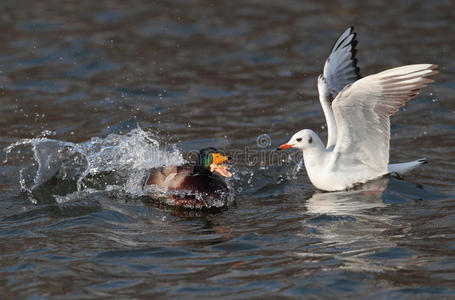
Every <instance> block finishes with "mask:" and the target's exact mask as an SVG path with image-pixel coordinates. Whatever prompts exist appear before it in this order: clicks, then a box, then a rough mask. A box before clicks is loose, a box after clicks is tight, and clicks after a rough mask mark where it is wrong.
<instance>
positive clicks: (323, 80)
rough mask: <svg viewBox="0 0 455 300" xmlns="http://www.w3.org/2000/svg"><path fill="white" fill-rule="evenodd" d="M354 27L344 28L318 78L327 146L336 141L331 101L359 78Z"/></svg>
mask: <svg viewBox="0 0 455 300" xmlns="http://www.w3.org/2000/svg"><path fill="white" fill-rule="evenodd" d="M355 38H356V33H355V32H354V27H352V26H351V27H349V28H348V29H346V30H345V31H344V32H343V33H342V34H341V35H340V37H339V38H338V39H337V41H336V42H335V44H334V45H333V47H332V51H331V52H330V55H329V57H328V58H327V60H326V61H325V64H324V71H323V73H322V74H321V75H319V78H318V91H319V101H320V102H321V106H322V109H323V111H324V116H325V120H326V123H327V131H328V140H327V148H330V147H333V146H334V145H335V143H336V137H337V136H336V134H337V129H336V123H335V119H334V116H333V112H332V107H331V104H332V101H333V100H334V99H335V97H336V96H337V95H338V93H340V92H341V91H342V90H343V88H344V87H345V86H346V85H348V84H351V83H353V82H355V81H357V80H358V79H360V73H359V67H358V66H357V58H356V57H355V54H356V48H355V47H356V45H357V40H356V39H355Z"/></svg>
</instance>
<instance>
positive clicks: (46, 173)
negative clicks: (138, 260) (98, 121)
mask: <svg viewBox="0 0 455 300" xmlns="http://www.w3.org/2000/svg"><path fill="white" fill-rule="evenodd" d="M46 135H48V133H47V132H46V133H43V135H41V136H40V137H37V138H32V139H23V140H20V141H18V142H16V143H13V144H11V145H9V146H8V147H6V148H5V149H4V150H5V154H6V156H5V160H4V163H7V162H8V160H9V157H11V156H12V154H13V150H15V153H16V154H17V155H18V156H19V158H20V159H22V160H25V159H27V154H24V152H23V149H24V148H25V149H26V150H27V151H29V149H30V150H31V152H32V154H33V160H34V162H32V163H31V164H26V167H24V168H22V169H21V170H19V183H20V186H21V188H22V190H23V191H24V192H26V193H27V194H28V195H30V197H29V198H30V200H31V201H32V202H34V203H36V202H37V198H38V199H39V198H40V196H43V195H44V194H45V196H44V197H47V196H49V197H51V198H52V199H54V201H57V202H59V203H61V202H65V201H69V200H70V199H72V197H73V198H74V195H72V196H71V197H69V196H68V195H70V194H73V193H74V192H76V193H78V192H81V191H83V190H85V191H86V192H87V190H90V189H92V188H95V189H96V188H98V189H100V188H101V189H104V190H106V189H108V190H110V191H122V192H123V193H126V194H127V195H130V196H133V197H137V196H142V195H143V191H142V186H141V183H142V179H143V177H144V176H145V174H146V172H147V170H149V169H150V168H156V167H161V166H167V165H181V164H183V163H185V162H186V161H185V159H184V158H183V155H182V153H181V152H180V151H179V150H178V149H177V147H176V146H175V145H174V146H172V147H163V146H162V145H160V142H159V139H158V138H157V137H156V136H155V135H154V134H153V133H151V132H148V131H144V130H142V129H141V128H139V127H138V128H135V129H132V130H131V131H130V132H128V133H127V134H124V135H121V134H116V133H111V134H109V135H108V136H107V137H105V138H99V137H94V138H92V139H91V140H90V141H88V142H84V143H79V144H78V143H71V142H64V141H59V140H54V139H49V138H47V137H46ZM163 148H165V149H163ZM27 151H26V153H27ZM103 180H104V181H103ZM56 183H58V184H56ZM46 185H47V189H44V188H43V187H45V186H46ZM51 187H52V188H51ZM56 196H57V197H56Z"/></svg>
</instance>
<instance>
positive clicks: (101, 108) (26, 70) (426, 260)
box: [0, 0, 455, 299]
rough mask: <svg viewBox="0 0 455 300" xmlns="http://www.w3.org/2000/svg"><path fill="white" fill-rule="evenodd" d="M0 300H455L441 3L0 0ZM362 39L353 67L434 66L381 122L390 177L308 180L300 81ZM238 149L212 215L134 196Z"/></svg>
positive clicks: (449, 13)
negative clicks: (331, 188)
mask: <svg viewBox="0 0 455 300" xmlns="http://www.w3.org/2000/svg"><path fill="white" fill-rule="evenodd" d="M0 9H1V12H2V13H1V14H0V26H1V28H2V34H1V35H0V99H1V105H0V125H1V126H0V146H1V148H2V149H3V152H2V153H1V160H2V163H1V165H0V187H1V190H2V193H1V196H0V203H1V205H0V238H1V243H0V273H1V276H0V294H1V295H2V299H52V298H57V299H61V298H65V299H71V298H73V299H81V298H96V299H99V298H108V297H110V298H128V299H139V298H140V299H143V298H189V297H191V298H196V297H203V298H219V297H223V298H242V299H245V298H265V297H270V298H272V297H273V298H275V297H276V298H338V297H340V298H348V297H353V298H377V299H384V298H387V299H388V298H409V299H415V298H429V297H446V298H452V297H455V288H454V287H455V251H454V250H455V229H454V228H455V187H454V178H455V171H454V170H455V169H454V167H455V163H454V158H455V138H454V137H455V104H454V103H455V102H454V101H453V100H454V94H455V79H454V78H455V60H454V55H453V53H455V26H454V25H455V6H454V4H453V3H452V2H450V1H442V0H441V1H392V2H390V1H384V2H374V3H363V2H357V1H347V2H346V1H345V2H343V5H341V3H339V4H334V3H333V2H329V1H314V2H313V1H311V2H305V1H243V2H241V3H237V2H233V1H215V2H213V1H161V2H157V3H149V2H148V1H128V2H124V1H103V0H100V1H82V2H74V3H73V2H65V3H63V2H61V1H4V2H2V3H1V4H0ZM350 25H354V26H355V28H356V31H357V33H358V40H359V45H358V53H357V56H358V59H359V66H360V68H361V74H362V75H363V76H365V75H367V74H370V73H375V72H378V71H381V70H383V69H386V68H391V67H395V66H400V65H405V64H410V63H435V64H438V65H439V70H440V74H438V75H437V76H435V80H436V82H435V83H434V84H432V85H430V86H429V87H428V88H426V89H424V90H423V91H422V93H421V94H420V95H419V96H418V97H417V98H416V99H415V100H412V101H411V102H410V103H409V104H408V105H407V106H406V107H404V108H403V109H401V110H400V111H399V112H398V113H397V114H396V115H395V116H394V117H393V118H392V133H391V138H392V139H391V161H392V162H400V161H406V160H411V159H418V158H420V157H426V158H427V159H428V160H429V164H427V165H425V166H422V167H421V168H419V169H417V170H415V171H414V172H413V173H412V174H409V175H407V176H406V177H405V178H404V179H396V178H385V179H383V180H379V181H376V182H372V183H370V184H367V185H366V186H364V187H362V188H360V189H357V190H354V191H348V192H340V193H321V192H318V191H316V190H315V188H314V187H313V186H312V185H311V183H310V181H309V179H308V177H307V175H306V172H305V170H304V168H303V167H301V165H300V157H301V153H299V152H293V151H290V152H288V153H287V154H285V155H284V156H282V157H281V156H279V157H277V156H276V153H275V154H273V152H272V150H273V149H275V148H276V146H277V145H279V144H281V143H283V142H286V141H287V140H288V139H289V137H290V136H291V135H292V134H293V133H294V132H296V131H298V130H300V129H303V128H311V129H313V130H315V131H316V132H318V133H320V134H321V136H322V137H323V138H325V136H326V131H325V128H324V127H325V126H324V119H323V115H322V110H321V108H320V106H319V102H318V101H317V89H316V78H317V75H318V74H319V73H320V72H321V70H322V67H323V64H324V61H325V59H326V57H327V54H328V52H329V50H330V48H331V46H332V44H333V42H334V41H335V39H336V38H337V36H338V35H339V34H340V33H341V32H343V31H344V29H345V28H347V27H348V26H350ZM207 146H216V147H218V148H221V149H223V150H224V151H226V153H228V154H230V155H231V156H233V157H234V163H233V164H232V166H231V169H230V170H231V172H232V173H233V177H232V178H231V179H230V180H229V182H228V184H229V186H230V187H231V191H232V192H231V195H230V198H229V201H228V203H227V204H226V205H224V206H223V205H221V206H223V207H221V208H218V209H216V210H185V209H180V208H175V207H170V206H168V205H166V204H165V203H163V202H162V201H157V200H152V199H150V198H148V197H145V196H144V194H143V192H142V189H141V188H140V184H141V180H142V177H143V176H144V174H145V172H146V170H147V169H148V168H150V167H154V166H161V165H170V164H178V163H182V162H184V161H187V160H191V158H192V157H194V151H197V150H199V149H201V148H203V147H207Z"/></svg>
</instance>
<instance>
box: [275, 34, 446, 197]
mask: <svg viewBox="0 0 455 300" xmlns="http://www.w3.org/2000/svg"><path fill="white" fill-rule="evenodd" d="M356 44H357V41H356V40H355V33H354V32H353V28H352V27H350V28H348V29H347V30H346V31H345V32H344V33H343V34H342V35H341V36H340V37H339V38H338V40H337V41H336V42H335V45H334V46H333V48H332V51H331V53H330V55H329V58H328V59H327V60H326V62H325V65H324V71H323V74H321V75H319V78H318V90H319V101H320V102H321V106H322V109H323V111H324V115H325V119H326V122H327V130H328V138H327V145H326V146H324V145H323V143H322V141H321V139H320V138H319V136H318V135H317V134H316V133H315V132H314V131H312V130H310V129H303V130H301V131H299V132H297V133H296V134H294V135H293V136H292V138H291V139H290V140H289V142H287V143H285V144H283V145H281V146H280V147H279V148H278V150H282V149H288V148H297V149H301V150H302V151H303V160H304V164H305V168H306V170H307V173H308V177H309V178H310V180H311V182H312V183H313V185H314V186H315V187H316V188H318V189H320V190H325V191H340V190H346V189H349V188H352V187H353V186H355V185H356V184H361V183H365V182H367V181H370V180H373V179H376V178H379V177H382V176H384V175H386V174H390V173H398V174H400V175H401V174H403V173H406V172H408V171H410V170H412V169H414V168H416V167H417V166H419V165H421V164H424V163H426V162H427V161H426V159H419V160H415V161H411V162H406V163H399V164H388V162H389V147H390V116H391V115H392V114H393V113H395V112H396V111H397V110H398V109H399V108H400V107H401V106H403V105H405V104H406V102H408V101H409V100H411V99H412V98H414V97H415V96H416V95H417V94H418V93H419V92H420V89H422V88H423V87H425V86H426V85H427V84H428V83H431V82H433V80H431V79H428V78H425V77H428V76H431V75H434V74H436V73H438V71H437V70H435V69H436V68H437V67H438V66H437V65H432V64H418V65H408V66H402V67H398V68H393V69H389V70H385V71H383V72H380V73H377V74H374V75H370V76H367V77H364V78H360V75H359V68H358V67H357V59H356V58H355V52H356V50H355V46H356Z"/></svg>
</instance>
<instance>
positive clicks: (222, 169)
mask: <svg viewBox="0 0 455 300" xmlns="http://www.w3.org/2000/svg"><path fill="white" fill-rule="evenodd" d="M210 171H211V172H217V173H218V174H220V175H221V176H223V177H231V176H232V174H231V172H229V171H228V170H227V167H226V166H223V165H215V164H211V165H210Z"/></svg>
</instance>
